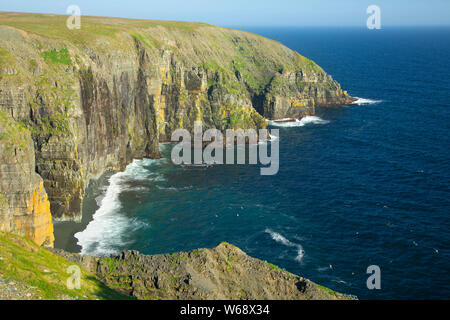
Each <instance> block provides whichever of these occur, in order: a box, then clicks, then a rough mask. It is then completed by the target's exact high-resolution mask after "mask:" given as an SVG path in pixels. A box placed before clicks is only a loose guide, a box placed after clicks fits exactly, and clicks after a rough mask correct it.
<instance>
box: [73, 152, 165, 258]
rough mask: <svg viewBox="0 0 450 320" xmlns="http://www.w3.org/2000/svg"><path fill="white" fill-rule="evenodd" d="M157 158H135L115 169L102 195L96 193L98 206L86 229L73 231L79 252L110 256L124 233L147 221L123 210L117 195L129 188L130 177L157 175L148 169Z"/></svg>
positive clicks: (122, 243) (123, 241) (123, 243)
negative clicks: (120, 169) (132, 216)
mask: <svg viewBox="0 0 450 320" xmlns="http://www.w3.org/2000/svg"><path fill="white" fill-rule="evenodd" d="M159 161H161V160H150V159H144V160H135V161H133V163H131V164H130V165H128V166H127V168H126V169H125V171H123V172H118V173H116V174H114V175H113V176H111V178H110V179H109V186H108V187H107V189H106V192H105V194H104V195H102V196H100V197H97V199H96V200H97V202H98V204H99V208H98V210H97V211H96V212H95V213H94V215H93V220H92V221H91V222H90V223H89V224H88V226H87V227H86V229H85V230H84V231H82V232H78V233H76V234H75V238H76V239H78V245H79V246H81V248H82V249H81V254H88V255H91V256H99V257H100V256H110V255H113V254H117V253H119V252H120V251H121V249H122V248H123V247H124V246H126V245H127V244H128V243H129V242H128V241H127V240H126V239H125V238H124V235H126V234H129V233H130V232H134V231H136V230H138V229H141V228H145V227H148V225H147V224H146V223H144V222H142V221H139V220H138V219H136V218H130V217H128V216H126V215H125V214H124V213H123V210H122V204H121V202H120V199H119V196H120V194H121V193H122V192H123V191H124V190H128V189H129V188H130V185H131V188H133V186H132V185H133V183H132V181H137V180H147V179H153V180H154V179H158V178H159V176H158V175H155V174H154V173H152V172H151V171H150V170H148V168H147V167H148V166H151V165H153V164H155V163H157V162H159Z"/></svg>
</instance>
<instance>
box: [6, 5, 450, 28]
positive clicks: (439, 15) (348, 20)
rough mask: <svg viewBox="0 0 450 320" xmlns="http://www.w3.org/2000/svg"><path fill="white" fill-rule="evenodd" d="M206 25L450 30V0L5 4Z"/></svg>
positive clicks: (10, 8)
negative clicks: (371, 24) (373, 18)
mask: <svg viewBox="0 0 450 320" xmlns="http://www.w3.org/2000/svg"><path fill="white" fill-rule="evenodd" d="M71 4H76V5H78V6H79V7H80V8H81V12H82V14H86V15H98V16H116V17H126V18H139V19H162V20H182V21H201V22H206V23H211V24H215V25H221V26H365V25H366V20H367V17H368V15H367V14H366V8H367V7H368V6H369V5H371V4H375V5H378V6H379V7H380V8H381V18H382V25H383V26H400V25H406V26H414V25H450V0H370V1H366V0H270V1H269V0H222V1H217V0H147V1H145V0H125V1H124V0H70V1H66V0H34V1H33V0H8V1H6V0H0V11H22V12H46V13H65V11H66V8H67V7H68V6H69V5H71Z"/></svg>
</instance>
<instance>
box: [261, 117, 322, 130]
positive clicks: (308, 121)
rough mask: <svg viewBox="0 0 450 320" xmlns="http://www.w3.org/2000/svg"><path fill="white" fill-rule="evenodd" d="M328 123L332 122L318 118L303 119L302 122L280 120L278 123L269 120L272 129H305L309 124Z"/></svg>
mask: <svg viewBox="0 0 450 320" xmlns="http://www.w3.org/2000/svg"><path fill="white" fill-rule="evenodd" d="M280 121H285V122H280ZM327 123H330V121H327V120H323V119H322V118H320V117H317V116H307V117H303V118H302V119H300V120H298V119H291V118H287V119H280V120H276V121H270V120H269V125H271V126H272V127H282V128H292V127H303V126H305V125H307V124H327Z"/></svg>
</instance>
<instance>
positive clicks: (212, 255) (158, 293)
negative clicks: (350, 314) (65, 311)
mask: <svg viewBox="0 0 450 320" xmlns="http://www.w3.org/2000/svg"><path fill="white" fill-rule="evenodd" d="M53 251H54V252H55V253H57V254H59V255H61V256H62V257H64V258H66V259H68V260H70V261H73V262H75V263H78V264H80V265H81V266H82V267H84V268H85V269H87V270H88V271H90V272H92V273H95V274H97V276H98V277H99V279H101V280H102V281H103V282H104V283H105V284H106V285H107V286H108V287H110V288H113V289H115V290H117V291H119V292H121V293H122V294H125V295H129V296H132V297H135V298H137V299H145V300H166V299H170V300H217V299H219V300H223V299H225V300H311V299H313V300H337V299H354V298H353V297H351V296H346V295H343V294H340V293H337V292H334V291H332V290H330V289H327V288H324V287H322V286H319V285H317V284H315V283H313V282H311V281H310V280H308V279H305V278H302V277H299V276H297V275H294V274H291V273H289V272H287V271H285V270H282V269H280V268H278V267H277V266H274V265H272V264H270V263H268V262H265V261H261V260H258V259H255V258H252V257H249V256H248V255H246V254H245V253H244V252H243V251H242V250H240V249H239V248H237V247H235V246H233V245H231V244H228V243H222V244H220V245H219V246H218V247H216V248H213V249H199V250H194V251H191V252H181V253H174V254H166V255H154V256H146V255H142V254H140V253H139V252H136V251H127V252H124V253H122V254H121V255H119V256H117V257H111V258H93V257H89V256H81V255H78V254H71V253H67V252H64V251H62V250H53Z"/></svg>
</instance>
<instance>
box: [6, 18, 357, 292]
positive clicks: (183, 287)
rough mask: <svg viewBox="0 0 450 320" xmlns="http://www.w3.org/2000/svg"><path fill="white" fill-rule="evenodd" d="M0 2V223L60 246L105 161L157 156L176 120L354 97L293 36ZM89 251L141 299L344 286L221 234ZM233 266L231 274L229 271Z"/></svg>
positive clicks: (266, 113) (258, 119)
mask: <svg viewBox="0 0 450 320" xmlns="http://www.w3.org/2000/svg"><path fill="white" fill-rule="evenodd" d="M66 19H67V16H61V15H50V14H48V15H46V14H25V13H0V231H4V232H8V233H13V234H17V235H20V236H23V237H26V238H27V239H30V240H32V241H34V242H35V243H36V244H37V245H45V246H48V247H52V246H53V241H54V236H53V224H52V220H74V221H79V220H80V219H81V207H82V204H83V197H84V193H85V188H86V187H87V185H88V183H89V181H90V180H91V179H92V178H95V177H98V176H99V175H100V174H102V173H103V172H104V171H105V170H111V169H112V170H123V169H124V168H125V166H126V165H127V164H129V163H130V162H131V161H132V160H133V159H141V158H144V157H147V158H158V157H159V156H160V155H159V151H158V145H159V143H160V142H165V141H168V140H169V139H170V136H171V133H172V132H173V131H174V130H175V129H178V128H185V129H188V130H192V128H193V125H194V122H195V121H196V120H201V121H202V122H203V127H204V129H209V128H217V129H219V130H225V129H228V128H232V129H239V128H240V129H250V128H253V129H258V128H265V127H266V126H267V119H269V120H277V119H284V118H297V119H299V118H302V117H304V116H308V115H313V114H314V113H315V108H316V107H317V106H336V105H344V104H349V103H351V102H352V101H354V99H353V98H351V97H350V96H349V95H348V94H347V92H346V91H344V90H342V89H341V86H340V85H339V83H338V82H336V81H335V80H333V79H332V77H331V76H330V75H328V74H327V73H326V72H325V71H324V70H323V69H322V68H320V67H319V66H318V65H317V64H315V63H314V62H313V61H311V60H309V59H308V58H305V57H303V56H302V55H300V54H299V53H297V52H295V51H292V50H290V49H289V48H287V47H285V46H284V45H282V44H280V43H278V42H276V41H273V40H270V39H267V38H264V37H261V36H258V35H255V34H251V33H248V32H244V31H238V30H231V29H226V28H220V27H215V26H211V25H207V24H202V23H187V22H170V21H150V20H130V19H118V18H103V17H84V16H83V17H82V26H81V29H79V30H69V29H68V28H67V27H66ZM74 257H75V256H70V257H68V258H70V259H72V260H73V259H81V260H80V261H81V262H83V261H85V260H86V259H88V260H89V261H91V263H92V265H89V266H88V269H90V270H91V271H92V272H95V273H96V274H97V275H98V276H99V278H101V279H102V281H104V282H105V283H106V284H107V285H111V287H113V288H115V289H117V290H119V291H120V292H123V293H124V294H126V295H131V296H134V297H136V298H143V299H147V298H161V299H164V298H168V299H179V298H188V299H195V298H199V299H203V298H205V299H210V298H233V299H234V298H243V299H285V298H286V299H290V298H292V299H297V298H299V299H300V298H332V297H339V296H338V295H335V294H331V293H330V292H329V291H327V290H320V289H319V287H318V286H316V285H314V284H313V283H312V282H310V281H308V280H306V279H303V278H300V277H297V276H294V275H291V274H289V273H287V272H285V271H282V270H278V268H275V267H273V266H271V265H269V264H267V263H264V262H261V261H259V260H256V259H253V258H250V257H248V256H246V255H245V254H244V253H243V252H242V251H240V250H239V249H237V248H235V247H233V246H231V245H228V244H221V245H220V246H219V247H217V248H215V249H210V250H206V249H202V250H198V251H194V252H190V253H181V254H177V255H175V256H174V255H161V256H151V257H149V256H143V255H140V254H138V253H136V252H127V253H124V254H123V255H121V256H120V257H116V258H110V259H96V258H86V257H83V258H81V257H78V258H74ZM225 275H226V276H225Z"/></svg>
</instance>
